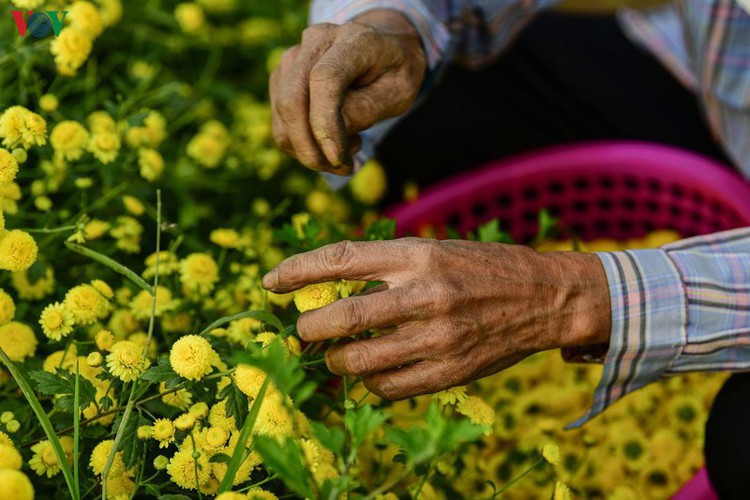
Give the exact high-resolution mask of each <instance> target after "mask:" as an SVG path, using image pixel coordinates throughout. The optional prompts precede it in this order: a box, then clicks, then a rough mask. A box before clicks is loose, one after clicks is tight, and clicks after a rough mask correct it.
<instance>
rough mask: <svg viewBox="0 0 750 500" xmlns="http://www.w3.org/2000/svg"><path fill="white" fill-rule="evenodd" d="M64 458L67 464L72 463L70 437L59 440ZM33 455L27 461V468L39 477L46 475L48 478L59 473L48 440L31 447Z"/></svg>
mask: <svg viewBox="0 0 750 500" xmlns="http://www.w3.org/2000/svg"><path fill="white" fill-rule="evenodd" d="M60 445H61V446H62V449H63V452H64V453H65V458H66V459H67V462H68V463H69V464H72V463H73V439H72V438H71V437H70V436H63V437H61V438H60ZM31 451H32V452H34V455H33V456H32V457H31V460H29V467H31V469H32V470H33V471H34V472H36V473H37V474H38V475H40V476H44V475H46V476H47V477H48V478H49V477H53V476H55V475H57V474H58V473H59V472H60V461H59V460H58V459H57V455H56V454H55V450H54V448H53V447H52V444H51V443H50V442H49V441H48V440H46V439H45V440H43V441H39V442H38V443H37V444H35V445H34V446H32V447H31Z"/></svg>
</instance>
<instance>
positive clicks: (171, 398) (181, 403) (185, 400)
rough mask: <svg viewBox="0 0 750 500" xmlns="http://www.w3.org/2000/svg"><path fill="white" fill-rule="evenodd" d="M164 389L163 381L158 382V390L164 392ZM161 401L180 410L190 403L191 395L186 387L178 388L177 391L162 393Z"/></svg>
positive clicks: (165, 388) (191, 400)
mask: <svg viewBox="0 0 750 500" xmlns="http://www.w3.org/2000/svg"><path fill="white" fill-rule="evenodd" d="M166 390H167V387H166V385H165V384H164V382H162V383H161V384H159V392H165V391H166ZM161 402H162V403H164V404H167V405H169V406H174V407H175V408H179V409H180V410H185V409H187V408H188V407H189V406H190V405H191V404H192V402H193V395H192V394H191V393H190V391H188V390H187V389H180V390H179V391H175V392H170V393H169V394H164V395H163V396H162V397H161Z"/></svg>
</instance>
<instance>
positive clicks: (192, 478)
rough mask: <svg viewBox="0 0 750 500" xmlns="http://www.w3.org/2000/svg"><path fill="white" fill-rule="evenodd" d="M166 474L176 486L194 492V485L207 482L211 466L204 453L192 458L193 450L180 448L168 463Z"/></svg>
mask: <svg viewBox="0 0 750 500" xmlns="http://www.w3.org/2000/svg"><path fill="white" fill-rule="evenodd" d="M196 462H197V465H196ZM196 469H197V470H196ZM167 472H168V473H169V477H171V478H172V481H173V482H174V483H175V484H176V485H177V486H179V487H181V488H185V489H188V490H194V489H195V485H196V484H203V483H205V482H207V481H208V479H209V477H210V476H211V464H210V463H209V462H208V457H207V456H206V454H205V453H200V454H199V455H198V458H193V450H191V449H188V448H182V449H180V450H178V451H177V452H176V453H175V454H174V456H173V457H172V459H171V460H170V461H169V465H168V466H167ZM196 472H197V474H196Z"/></svg>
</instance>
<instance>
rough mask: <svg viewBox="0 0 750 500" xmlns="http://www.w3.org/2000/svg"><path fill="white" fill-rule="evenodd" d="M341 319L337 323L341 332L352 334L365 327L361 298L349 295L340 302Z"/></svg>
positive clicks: (365, 321)
mask: <svg viewBox="0 0 750 500" xmlns="http://www.w3.org/2000/svg"><path fill="white" fill-rule="evenodd" d="M341 307H342V318H341V319H342V321H341V323H340V324H339V327H340V330H341V331H342V333H347V334H354V333H359V332H361V331H363V330H365V329H366V327H367V319H366V314H365V308H364V305H363V303H362V300H361V299H359V298H358V297H350V298H349V299H347V300H344V301H342V302H341Z"/></svg>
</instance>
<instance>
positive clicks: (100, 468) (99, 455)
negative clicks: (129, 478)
mask: <svg viewBox="0 0 750 500" xmlns="http://www.w3.org/2000/svg"><path fill="white" fill-rule="evenodd" d="M114 444H115V441H114V440H113V439H106V440H104V441H102V442H101V443H99V444H97V445H96V447H95V448H94V450H93V451H92V452H91V459H90V460H89V466H90V467H91V469H92V470H93V471H94V474H96V475H97V476H98V475H101V473H102V472H104V467H105V466H106V465H107V458H108V457H109V454H110V453H111V452H112V446H114ZM124 472H125V462H123V460H122V452H121V451H118V452H117V453H115V459H114V460H113V461H112V467H111V468H110V470H109V474H110V477H111V476H119V475H121V474H123V473H124Z"/></svg>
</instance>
